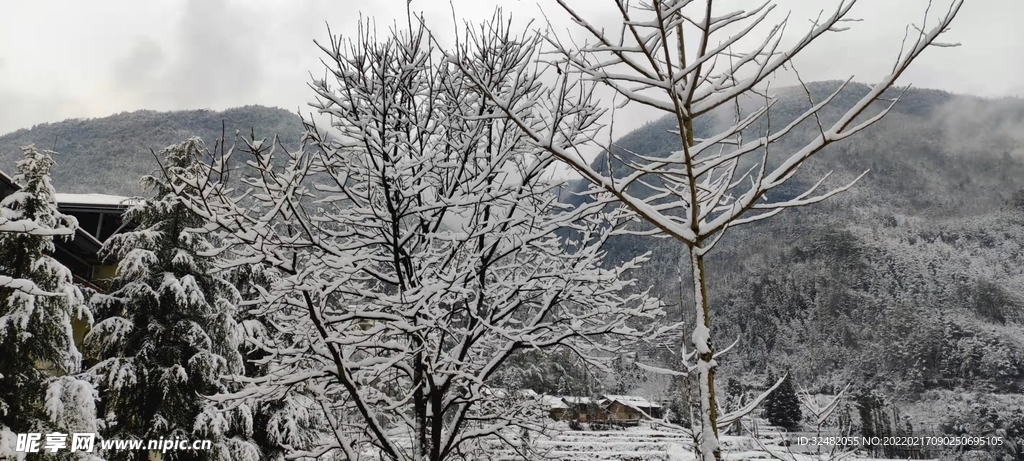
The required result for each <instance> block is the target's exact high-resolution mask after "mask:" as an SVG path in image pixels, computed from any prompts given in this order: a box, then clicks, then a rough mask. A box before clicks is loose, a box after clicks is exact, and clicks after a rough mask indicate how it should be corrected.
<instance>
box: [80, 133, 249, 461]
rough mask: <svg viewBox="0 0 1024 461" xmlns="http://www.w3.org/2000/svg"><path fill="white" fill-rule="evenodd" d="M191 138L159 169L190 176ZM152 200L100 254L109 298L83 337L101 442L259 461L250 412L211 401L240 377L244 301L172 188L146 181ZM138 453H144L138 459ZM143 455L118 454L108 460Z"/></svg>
mask: <svg viewBox="0 0 1024 461" xmlns="http://www.w3.org/2000/svg"><path fill="white" fill-rule="evenodd" d="M195 142H199V141H198V140H190V141H188V142H186V143H183V144H181V145H176V146H171V147H168V148H167V149H165V150H164V152H163V155H164V157H165V159H166V160H165V165H164V167H165V168H166V169H167V170H168V171H169V172H172V173H174V174H176V175H178V179H176V180H177V181H180V180H182V179H181V178H190V177H192V176H193V175H194V173H195V171H196V170H195V160H193V158H192V157H191V156H190V155H189V154H190V152H192V151H191V150H189V143H195ZM142 185H143V187H145V188H147V189H151V190H152V191H153V192H154V196H153V198H152V199H150V200H146V201H140V203H138V204H136V205H135V206H133V207H132V208H130V209H129V210H128V211H127V213H126V217H127V219H130V220H133V221H134V222H137V223H138V227H137V228H136V230H134V231H133V232H128V233H124V234H120V235H117V236H114V237H113V238H112V239H111V240H110V241H109V242H108V244H107V245H106V246H105V247H104V250H103V251H104V253H105V254H106V255H108V256H112V257H115V258H117V259H118V260H119V263H118V273H117V277H116V278H115V279H114V281H113V289H114V291H113V292H112V293H111V294H110V295H109V296H96V297H94V300H95V303H96V304H97V311H98V315H97V317H98V318H99V321H98V322H97V324H96V326H95V328H93V330H92V331H91V332H90V333H89V335H88V336H87V337H86V345H87V347H88V348H89V352H90V354H93V355H94V356H95V358H96V359H98V363H97V364H96V365H95V366H94V367H93V368H92V369H91V370H90V372H91V374H92V375H93V376H94V377H95V379H96V381H97V383H98V384H99V386H100V390H101V396H102V404H101V411H102V415H103V416H104V418H106V420H107V427H106V430H105V431H104V433H103V435H104V436H105V437H108V438H115V439H128V438H134V439H158V438H160V437H163V438H179V439H189V440H196V439H210V440H212V441H213V443H214V446H213V449H212V450H209V451H198V452H192V451H172V452H167V453H164V459H165V460H177V459H189V460H202V459H253V460H255V459H258V458H259V452H258V450H257V449H256V447H255V444H253V443H251V441H250V437H251V435H252V425H253V424H252V414H251V411H250V410H249V408H248V407H247V406H246V405H237V406H234V407H233V408H232V410H231V411H218V409H217V407H216V405H215V404H214V403H213V401H211V400H208V399H205V398H204V397H203V396H210V395H215V394H219V393H225V392H228V391H231V390H233V389H231V386H230V383H229V382H228V381H226V380H225V379H224V378H223V377H224V376H229V375H235V374H241V373H242V371H243V359H242V356H241V354H240V353H239V346H240V338H241V337H242V335H243V334H244V333H243V332H242V331H241V328H240V327H239V325H238V324H237V323H236V321H235V320H234V317H233V316H234V315H235V309H236V306H237V304H238V302H239V301H240V297H239V293H238V291H237V289H235V287H233V286H232V284H231V283H229V282H228V281H226V280H225V279H224V278H222V277H220V276H218V275H217V274H216V271H215V269H216V267H215V266H214V264H213V261H212V260H211V258H210V257H206V256H202V255H201V254H202V253H203V252H204V251H209V250H210V249H211V248H212V245H211V243H210V240H209V239H208V238H207V236H206V235H205V234H204V233H203V232H201V229H200V228H201V227H202V226H203V224H204V222H203V220H202V219H200V218H198V217H197V216H195V215H194V214H192V213H191V212H189V211H188V210H187V209H186V208H184V207H183V206H182V205H181V204H180V203H179V202H178V200H177V199H176V198H175V196H174V195H173V194H172V193H171V190H172V189H171V187H172V184H171V183H168V182H167V181H165V180H164V179H163V178H159V177H155V176H147V177H145V178H143V180H142ZM140 453H141V452H140ZM140 453H133V452H129V451H119V452H113V453H110V454H109V455H110V458H111V459H132V458H131V457H132V456H144V455H142V454H140Z"/></svg>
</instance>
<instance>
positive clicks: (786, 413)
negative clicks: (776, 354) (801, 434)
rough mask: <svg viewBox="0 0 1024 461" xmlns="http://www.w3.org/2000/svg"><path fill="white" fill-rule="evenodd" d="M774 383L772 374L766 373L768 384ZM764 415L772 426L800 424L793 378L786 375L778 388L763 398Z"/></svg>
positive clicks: (793, 427)
mask: <svg viewBox="0 0 1024 461" xmlns="http://www.w3.org/2000/svg"><path fill="white" fill-rule="evenodd" d="M774 383H775V379H774V376H772V375H771V374H769V375H768V386H771V385H773V384H774ZM764 416H765V418H766V419H768V423H770V424H772V425H773V426H779V427H784V428H786V429H795V428H797V426H798V425H799V424H800V420H801V419H802V418H803V414H802V413H801V411H800V399H798V398H797V396H796V391H795V390H794V389H793V379H792V378H791V377H789V376H787V377H786V379H785V380H784V381H782V384H781V385H780V386H779V388H778V389H775V392H772V393H771V394H770V395H768V397H767V398H765V400H764Z"/></svg>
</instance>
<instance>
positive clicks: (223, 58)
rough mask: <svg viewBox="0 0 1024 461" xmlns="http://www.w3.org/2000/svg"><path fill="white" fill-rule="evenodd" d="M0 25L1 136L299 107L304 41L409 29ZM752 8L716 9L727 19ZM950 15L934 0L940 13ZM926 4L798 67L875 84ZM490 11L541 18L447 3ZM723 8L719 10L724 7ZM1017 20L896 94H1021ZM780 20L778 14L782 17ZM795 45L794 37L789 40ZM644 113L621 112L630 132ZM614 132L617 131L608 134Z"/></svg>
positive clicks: (277, 6)
mask: <svg viewBox="0 0 1024 461" xmlns="http://www.w3.org/2000/svg"><path fill="white" fill-rule="evenodd" d="M609 2H610V0H574V1H573V2H572V4H573V5H576V6H577V7H578V8H579V9H580V11H581V12H585V13H586V14H587V15H591V17H597V18H598V22H600V23H602V24H607V25H608V26H609V27H613V26H614V20H615V17H614V14H613V13H612V12H611V11H610V10H609V9H608V8H600V7H595V5H603V4H605V3H608V4H609V5H610V3H609ZM8 3H10V4H9V5H8V4H5V5H4V14H3V15H0V30H4V31H5V35H6V36H7V37H9V38H8V39H0V56H3V58H2V60H0V82H2V85H0V88H3V90H2V91H0V104H2V107H3V108H4V110H3V111H2V113H3V114H2V115H0V133H5V132H8V131H12V130H15V129H18V128H22V127H29V126H31V125H32V124H35V123H40V122H48V121H57V120H61V119H64V118H67V117H101V116H105V115H109V114H111V113H116V112H120V111H125V110H136V109H142V108H146V109H156V110H172V109H190V108H200V107H205V108H211V109H223V108H227V107H233V106H239V105H244V104H265V105H274V106H281V107H284V108H286V109H289V110H295V109H300V108H302V109H305V104H306V102H307V101H308V100H309V99H310V98H311V96H312V93H311V92H310V90H309V89H308V88H307V86H306V82H307V81H308V80H309V74H310V73H311V72H312V73H313V74H314V75H322V73H323V68H322V65H321V64H320V62H319V59H320V56H321V52H320V50H318V49H317V48H316V47H315V46H314V45H313V43H312V41H313V39H318V40H321V41H324V40H326V39H327V28H326V24H330V26H331V31H332V32H333V33H335V34H342V35H345V34H347V33H350V32H352V31H354V30H355V27H356V25H357V23H358V21H359V18H360V14H359V13H358V12H359V11H361V12H362V17H363V18H368V17H372V18H374V20H375V22H376V25H377V27H378V29H379V30H381V31H383V30H386V29H387V28H388V27H390V26H392V25H393V24H396V23H397V24H404V23H405V11H406V10H405V8H406V2H405V1H404V0H389V1H384V2H372V1H371V2H367V1H356V0H343V1H338V0H295V1H277V0H255V1H244V0H187V1H177V0H154V1H146V2H138V1H133V0H102V1H91V2H75V1H71V0H62V1H61V0H38V1H34V2H8ZM540 3H541V4H542V5H543V7H544V10H545V11H546V13H547V15H548V18H550V19H551V20H552V22H553V25H554V26H555V28H556V29H558V30H566V29H568V28H571V27H572V23H571V22H570V21H569V20H568V19H567V18H566V17H565V15H564V13H562V12H561V11H560V10H559V8H558V5H557V4H555V3H554V2H552V1H547V0H546V1H542V2H540ZM749 3H750V2H749V1H748V0H722V2H721V4H722V5H723V8H724V9H730V8H731V7H733V6H735V5H747V6H749ZM778 3H779V8H778V10H779V12H780V13H781V12H783V11H790V10H791V11H793V18H792V20H791V29H790V33H791V34H795V33H797V32H799V31H801V30H806V27H807V25H808V23H807V19H808V18H809V17H810V16H811V14H812V13H814V14H816V13H817V11H819V10H821V9H823V8H826V9H827V8H828V7H830V6H831V5H834V4H835V3H836V2H835V1H829V2H824V1H821V0H780V1H779V2H778ZM946 4H948V2H947V1H946V0H936V8H938V7H944V5H946ZM926 5H927V1H926V0H901V1H899V2H893V1H888V0H861V2H860V3H859V4H858V5H857V6H856V7H855V9H854V11H853V13H854V14H853V15H854V16H857V17H860V18H863V19H864V22H860V23H854V24H851V25H852V26H853V28H852V29H851V30H850V31H848V32H844V33H842V34H837V35H834V36H832V37H830V38H829V39H828V40H827V41H825V42H823V43H821V44H815V45H814V46H813V47H811V48H809V49H808V50H807V51H806V54H805V55H804V56H803V59H801V60H800V62H799V65H800V70H801V73H802V74H803V75H804V77H805V78H807V79H811V80H818V79H826V78H845V77H847V76H849V75H850V74H854V75H856V76H857V79H858V80H862V81H872V80H873V79H874V78H877V76H879V75H882V73H884V72H885V71H886V69H887V66H889V65H891V63H892V60H893V59H894V58H895V55H896V53H897V52H898V43H897V42H896V41H897V40H899V39H900V38H902V36H903V31H904V28H903V26H904V25H905V24H906V23H908V22H911V21H919V20H920V18H921V13H922V12H923V11H924V7H925V6H926ZM495 6H501V7H503V8H505V9H506V10H508V11H510V12H511V13H512V15H513V16H514V17H515V18H516V19H517V23H519V24H525V23H526V22H527V21H528V20H529V19H532V18H536V19H537V20H538V22H535V23H534V25H536V26H541V25H542V24H541V23H540V21H543V18H542V17H540V15H539V14H538V7H537V4H536V3H535V2H532V1H529V0H528V1H520V0H490V1H487V0H455V1H454V7H455V9H456V11H457V12H458V13H457V16H458V17H459V20H460V21H461V20H463V19H465V20H471V21H479V20H482V19H486V18H488V17H489V16H490V15H491V13H492V11H493V8H494V7H495ZM450 8H451V6H450V4H449V2H448V1H447V0H443V1H442V0H413V2H412V9H413V10H414V11H416V12H422V13H423V14H424V15H425V17H426V18H427V21H428V23H429V24H430V26H431V28H432V29H433V30H435V31H438V32H441V33H447V34H448V35H449V36H450V34H451V30H452V28H453V27H454V26H453V23H452V21H453V18H452V13H451V9H450ZM723 11H724V10H723ZM1022 13H1024V2H1019V0H987V1H985V2H967V4H966V5H965V6H964V7H963V10H962V11H961V13H960V16H959V17H958V18H957V21H956V22H954V28H953V31H952V32H951V33H950V36H949V39H948V40H950V41H959V42H962V43H963V46H962V47H960V48H953V49H935V50H929V51H927V52H926V53H925V54H924V55H923V56H922V57H921V59H920V60H919V62H917V63H916V65H915V66H914V67H913V68H912V69H911V70H910V71H909V72H908V73H907V74H906V75H905V77H904V78H903V80H902V82H903V83H914V84H915V85H916V86H923V87H935V88H941V89H946V90H949V91H953V92H957V93H973V94H981V95H986V96H1003V95H1011V94H1018V95H1021V94H1022V93H1024V89H1022V88H1024V87H1022V86H1021V84H1020V83H1019V82H1020V78H1019V75H1021V74H1022V71H1024V69H1022V68H1021V67H1022V64H1021V62H1020V60H1019V59H1017V57H1019V56H1020V55H1021V54H1022V53H1024V32H1022V31H1021V28H1020V27H1018V26H1017V25H1016V24H1014V21H1015V20H1016V18H1019V17H1020V16H1021V14H1022ZM779 17H781V16H779ZM793 36H795V35H793ZM652 116H653V114H647V115H645V114H643V113H640V112H638V113H636V114H633V113H630V114H629V116H628V117H624V119H625V120H626V122H625V123H624V124H623V125H620V128H621V129H622V130H626V129H629V128H632V127H635V126H636V125H638V124H640V123H642V122H643V121H645V120H647V119H649V118H651V117H652ZM616 131H620V130H619V129H617V130H616Z"/></svg>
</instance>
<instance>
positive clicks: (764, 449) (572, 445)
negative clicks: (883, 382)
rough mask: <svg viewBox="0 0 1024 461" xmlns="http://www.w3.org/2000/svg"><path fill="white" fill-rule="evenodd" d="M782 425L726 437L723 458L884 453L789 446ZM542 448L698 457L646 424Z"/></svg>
mask: <svg viewBox="0 0 1024 461" xmlns="http://www.w3.org/2000/svg"><path fill="white" fill-rule="evenodd" d="M783 440H784V439H783V437H782V435H781V433H779V432H778V431H773V430H772V429H771V428H767V430H762V431H760V440H755V439H754V438H752V437H750V436H728V435H723V436H722V437H721V442H722V447H723V459H725V460H735V461H738V460H754V459H765V460H768V459H775V460H784V461H812V460H822V459H843V460H847V461H875V460H880V458H868V457H864V456H857V454H856V453H853V454H846V455H839V456H837V455H829V454H828V453H822V454H818V455H816V454H814V453H798V452H797V451H798V450H796V449H795V447H787V446H785V444H784V443H783ZM536 448H537V449H538V451H540V452H541V453H543V454H544V455H545V456H546V457H547V458H548V459H553V460H560V461H593V460H622V461H691V460H696V459H697V458H696V456H695V455H694V450H693V440H692V439H691V438H690V436H689V435H688V434H686V433H684V432H683V431H677V430H667V429H660V428H659V429H654V428H651V427H650V426H644V425H641V426H639V427H632V428H626V429H612V430H580V431H574V430H563V431H560V432H559V433H558V435H556V436H554V437H551V438H545V439H540V440H537V441H536ZM494 459H495V460H511V459H515V458H514V457H513V456H512V453H510V452H508V451H507V450H506V451H497V452H496V453H495V458H494Z"/></svg>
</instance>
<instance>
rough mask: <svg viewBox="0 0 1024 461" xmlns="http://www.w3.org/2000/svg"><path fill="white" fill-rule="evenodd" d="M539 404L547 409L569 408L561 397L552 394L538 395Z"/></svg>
mask: <svg viewBox="0 0 1024 461" xmlns="http://www.w3.org/2000/svg"><path fill="white" fill-rule="evenodd" d="M540 404H541V405H543V406H544V408H547V409H548V410H558V409H562V410H564V409H568V408H569V405H567V404H566V403H565V401H564V400H562V398H561V397H556V396H553V395H542V396H541V397H540Z"/></svg>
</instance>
